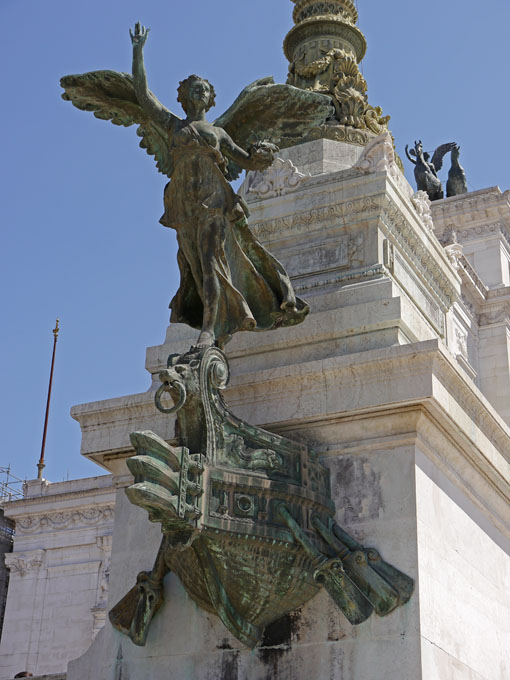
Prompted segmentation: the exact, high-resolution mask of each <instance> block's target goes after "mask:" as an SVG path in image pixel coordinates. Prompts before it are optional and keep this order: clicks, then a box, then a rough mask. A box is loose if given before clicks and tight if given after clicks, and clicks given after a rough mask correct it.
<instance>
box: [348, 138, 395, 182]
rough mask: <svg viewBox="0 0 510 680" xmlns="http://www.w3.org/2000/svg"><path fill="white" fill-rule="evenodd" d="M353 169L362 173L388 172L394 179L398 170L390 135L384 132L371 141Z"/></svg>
mask: <svg viewBox="0 0 510 680" xmlns="http://www.w3.org/2000/svg"><path fill="white" fill-rule="evenodd" d="M353 168H354V169H355V170H359V171H360V172H363V173H373V172H388V173H389V174H390V175H391V176H392V177H393V179H396V173H397V172H400V170H399V168H398V165H397V163H396V159H395V150H394V149H393V140H392V138H391V135H390V133H389V132H388V131H386V132H383V133H382V134H380V135H378V136H377V137H375V138H374V139H372V140H371V141H370V142H369V143H368V145H367V146H366V147H365V149H364V150H363V153H362V154H361V156H360V158H359V160H358V162H357V163H355V165H353Z"/></svg>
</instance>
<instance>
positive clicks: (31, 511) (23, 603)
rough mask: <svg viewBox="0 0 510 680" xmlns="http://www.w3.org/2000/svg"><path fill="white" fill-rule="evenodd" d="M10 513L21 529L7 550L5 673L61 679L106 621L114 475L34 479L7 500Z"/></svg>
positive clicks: (0, 664) (0, 652) (0, 648)
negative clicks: (17, 496) (22, 491)
mask: <svg viewBox="0 0 510 680" xmlns="http://www.w3.org/2000/svg"><path fill="white" fill-rule="evenodd" d="M5 512H6V514H7V516H8V517H10V518H11V519H12V520H13V521H14V522H15V527H16V534H15V541H14V550H13V552H12V553H10V554H9V555H7V556H6V557H7V559H6V565H7V568H8V569H9V570H10V585H9V591H8V598H7V607H6V616H5V628H4V631H3V634H2V641H1V645H0V678H1V679H2V680H7V679H8V678H12V677H14V675H15V673H18V672H20V671H23V670H25V669H26V670H29V671H30V672H32V673H33V674H34V675H36V674H45V673H46V674H48V673H49V674H51V673H57V676H58V678H60V677H61V676H60V675H58V673H60V672H63V671H65V669H66V667H67V663H68V662H69V660H70V659H73V658H75V657H77V656H79V655H80V654H82V653H83V652H84V651H85V650H86V649H88V647H89V646H90V644H91V642H92V640H93V639H94V637H95V635H97V633H98V631H99V630H100V629H101V628H102V626H103V625H104V622H105V620H106V601H107V593H108V580H109V569H110V566H109V565H110V553H111V548H112V543H111V533H112V528H113V518H114V512H115V490H114V488H113V486H112V480H111V476H103V477H93V478H89V479H80V480H73V481H69V482H58V483H53V484H52V483H49V482H47V481H45V480H43V481H42V482H41V481H40V480H33V481H30V482H28V487H27V490H26V494H25V498H24V499H22V500H17V501H11V502H10V503H7V504H6V507H5ZM45 677H46V676H45ZM51 677H52V678H53V676H51ZM63 677H65V676H63Z"/></svg>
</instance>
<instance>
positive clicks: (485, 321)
mask: <svg viewBox="0 0 510 680" xmlns="http://www.w3.org/2000/svg"><path fill="white" fill-rule="evenodd" d="M501 323H506V324H507V325H510V301H509V300H504V301H501V302H499V303H498V302H497V303H494V304H487V305H484V308H483V311H482V312H481V313H480V314H479V315H478V324H479V326H490V325H492V324H501Z"/></svg>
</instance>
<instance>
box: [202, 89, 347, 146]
mask: <svg viewBox="0 0 510 680" xmlns="http://www.w3.org/2000/svg"><path fill="white" fill-rule="evenodd" d="M333 113H334V108H333V105H332V102H331V98H330V97H328V96H327V95H324V94H319V93H318V92H309V91H308V90H301V89H299V88H297V87H293V86H292V85H283V84H276V83H275V82H274V80H273V78H272V77H269V78H262V79H260V80H256V81H255V82H254V83H252V84H251V85H248V87H245V88H244V90H243V91H242V92H241V94H240V95H239V97H237V99H236V100H235V102H234V103H233V104H232V106H231V107H230V108H229V109H227V111H225V113H224V114H223V115H221V116H220V117H219V118H217V119H216V120H215V122H214V124H215V125H217V126H218V127H222V128H223V129H224V130H226V131H227V132H228V134H229V135H230V136H231V137H232V139H233V140H234V142H235V143H236V144H238V145H239V146H240V147H242V148H243V149H248V148H249V146H250V145H251V144H254V143H256V142H259V141H263V140H268V141H270V142H273V143H274V144H277V145H278V146H279V147H280V148H284V147H286V146H292V145H293V144H297V143H298V142H299V140H300V139H302V138H303V136H304V135H305V134H306V133H307V132H309V131H310V130H311V129H312V128H314V127H317V126H319V125H322V124H323V123H324V122H325V121H326V119H327V118H329V117H330V116H331V115H332V114H333Z"/></svg>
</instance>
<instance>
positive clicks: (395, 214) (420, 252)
mask: <svg viewBox="0 0 510 680" xmlns="http://www.w3.org/2000/svg"><path fill="white" fill-rule="evenodd" d="M382 221H383V223H384V225H385V226H386V228H387V229H388V231H389V234H390V235H391V236H392V237H393V239H394V241H395V242H396V244H397V246H398V247H400V249H401V250H402V252H403V253H404V254H405V255H406V256H407V258H408V259H409V260H410V261H411V262H412V263H413V264H414V266H415V268H416V269H417V270H418V272H420V274H421V276H422V278H423V279H424V280H425V281H427V282H428V284H429V289H430V293H431V294H432V295H433V296H434V297H435V298H436V299H437V301H438V303H439V305H440V307H441V309H442V310H443V311H444V312H447V311H448V310H449V309H450V307H451V306H452V305H453V303H454V302H455V301H456V300H457V299H458V297H459V291H458V289H457V288H456V286H455V285H454V284H453V282H452V280H450V279H449V278H448V277H447V276H446V274H445V272H444V269H443V268H442V267H441V265H440V263H439V262H438V260H437V254H436V253H434V252H433V251H432V250H431V249H430V247H428V244H426V243H425V242H424V241H421V240H420V239H419V237H418V235H417V233H416V231H415V230H414V229H413V227H412V226H411V224H410V222H409V220H408V218H407V217H406V216H405V215H404V214H403V213H402V211H401V210H400V208H399V207H398V206H397V205H396V204H395V203H394V202H393V201H392V200H391V199H390V198H389V197H388V196H385V198H384V205H383V211H382Z"/></svg>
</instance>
